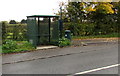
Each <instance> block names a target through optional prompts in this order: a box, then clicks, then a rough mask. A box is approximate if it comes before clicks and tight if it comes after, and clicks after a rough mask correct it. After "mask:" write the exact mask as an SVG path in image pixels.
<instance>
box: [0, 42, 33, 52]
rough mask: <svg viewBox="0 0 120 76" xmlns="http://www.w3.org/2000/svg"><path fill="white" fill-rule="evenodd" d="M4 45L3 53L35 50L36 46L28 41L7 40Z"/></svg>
mask: <svg viewBox="0 0 120 76" xmlns="http://www.w3.org/2000/svg"><path fill="white" fill-rule="evenodd" d="M4 42H5V43H4V44H3V46H2V49H3V50H2V53H4V54H5V53H17V52H25V51H30V50H34V49H35V47H33V46H32V44H31V43H29V42H27V41H13V40H6V41H4Z"/></svg>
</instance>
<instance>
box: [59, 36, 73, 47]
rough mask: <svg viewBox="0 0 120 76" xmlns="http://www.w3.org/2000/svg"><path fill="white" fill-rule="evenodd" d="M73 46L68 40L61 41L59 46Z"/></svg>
mask: <svg viewBox="0 0 120 76" xmlns="http://www.w3.org/2000/svg"><path fill="white" fill-rule="evenodd" d="M69 45H71V41H70V40H69V39H67V38H62V39H60V40H59V46H60V47H64V46H69Z"/></svg>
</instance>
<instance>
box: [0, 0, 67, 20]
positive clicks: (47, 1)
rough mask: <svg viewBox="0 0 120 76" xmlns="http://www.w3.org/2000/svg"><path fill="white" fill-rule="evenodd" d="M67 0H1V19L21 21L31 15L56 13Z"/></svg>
mask: <svg viewBox="0 0 120 76" xmlns="http://www.w3.org/2000/svg"><path fill="white" fill-rule="evenodd" d="M62 1H63V2H66V1H67V0H1V1H0V9H1V11H0V21H10V20H16V21H21V20H22V19H26V16H30V15H54V13H55V12H57V11H58V10H59V3H60V2H62Z"/></svg>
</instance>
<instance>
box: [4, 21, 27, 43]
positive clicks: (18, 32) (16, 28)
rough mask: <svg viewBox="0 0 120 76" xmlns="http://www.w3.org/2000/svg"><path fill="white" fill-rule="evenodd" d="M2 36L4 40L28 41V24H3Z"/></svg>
mask: <svg viewBox="0 0 120 76" xmlns="http://www.w3.org/2000/svg"><path fill="white" fill-rule="evenodd" d="M2 34H3V35H2V36H3V40H4V39H11V40H20V41H23V40H26V39H27V38H26V37H27V36H26V34H27V24H4V23H3V24H2Z"/></svg>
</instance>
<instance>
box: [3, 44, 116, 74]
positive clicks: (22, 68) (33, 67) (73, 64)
mask: <svg viewBox="0 0 120 76" xmlns="http://www.w3.org/2000/svg"><path fill="white" fill-rule="evenodd" d="M93 46H94V45H93ZM93 46H91V47H93ZM98 46H101V49H95V50H93V51H88V52H83V53H77V54H71V55H66V56H60V57H53V58H46V59H37V60H33V61H26V62H20V63H13V64H5V65H3V66H2V72H3V74H76V73H80V72H84V71H89V70H93V69H97V68H102V67H107V66H111V65H115V64H118V44H117V43H115V44H109V45H96V48H97V47H98ZM102 47H103V48H102ZM76 48H78V49H75V50H79V47H76ZM83 50H84V49H83ZM88 73H89V74H118V66H115V67H110V68H107V69H101V70H96V71H93V72H88Z"/></svg>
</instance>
